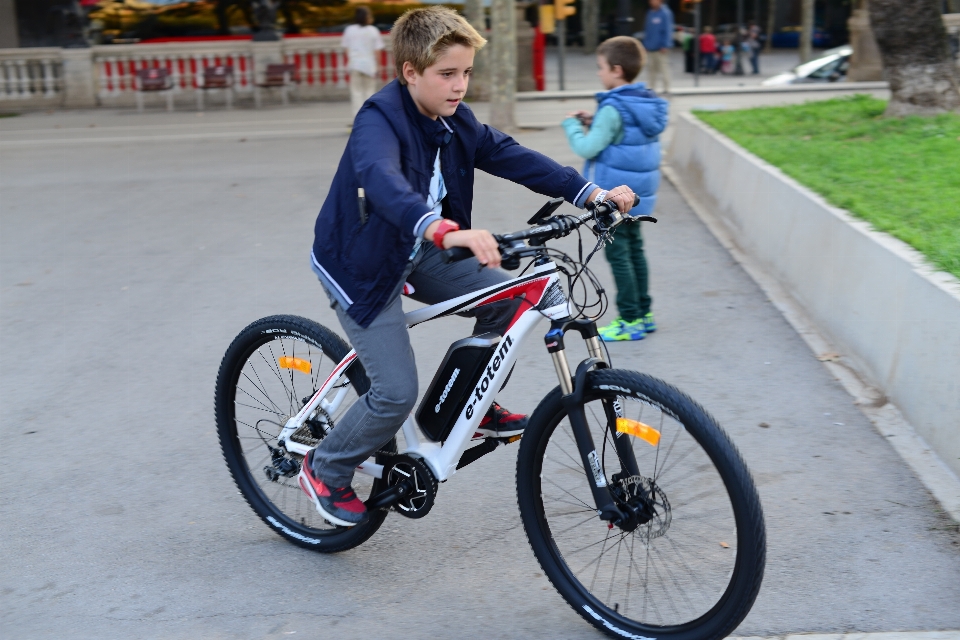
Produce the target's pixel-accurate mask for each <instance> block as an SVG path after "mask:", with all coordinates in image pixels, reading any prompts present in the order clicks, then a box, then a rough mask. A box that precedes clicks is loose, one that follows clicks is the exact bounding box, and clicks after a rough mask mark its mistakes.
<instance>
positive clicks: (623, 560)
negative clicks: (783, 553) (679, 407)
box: [540, 396, 736, 626]
mask: <svg viewBox="0 0 960 640" xmlns="http://www.w3.org/2000/svg"><path fill="white" fill-rule="evenodd" d="M615 398H616V397H609V398H604V399H595V400H589V401H587V402H585V404H584V406H583V408H584V414H585V416H586V417H587V423H588V428H589V429H590V432H591V434H592V436H593V439H594V442H595V443H596V444H597V445H600V444H601V442H602V443H603V446H602V449H603V453H602V454H601V457H602V464H603V471H604V474H605V476H606V478H607V482H608V483H609V484H608V486H609V487H610V489H611V491H614V492H616V491H619V492H621V493H620V494H618V495H621V498H620V499H627V498H628V497H630V499H633V500H640V499H641V498H640V496H647V498H645V499H647V500H648V501H649V504H650V507H649V509H650V514H649V516H647V518H646V519H645V520H644V521H643V523H642V524H640V525H639V526H636V528H635V529H631V530H621V529H619V528H618V527H616V526H614V527H613V528H612V529H609V528H607V526H606V524H605V523H603V521H600V520H599V518H598V517H597V515H596V511H595V509H594V508H593V506H592V503H593V495H592V493H591V490H590V485H589V483H588V479H587V478H588V476H587V475H586V473H585V471H584V469H583V464H582V462H581V461H580V460H579V459H578V457H579V449H578V448H577V447H576V440H575V438H574V437H573V435H572V432H571V429H570V426H569V424H568V422H567V421H566V420H563V421H561V422H560V423H559V424H557V426H556V427H555V428H554V432H553V435H552V436H551V437H550V440H549V443H548V445H547V446H546V449H545V450H544V452H543V456H542V463H541V464H542V470H541V472H540V486H541V500H542V504H543V506H544V511H543V515H544V517H545V518H546V519H547V521H548V523H551V524H552V525H553V526H550V533H551V536H552V538H553V542H554V544H555V545H556V547H557V549H558V550H559V552H560V554H561V555H562V557H563V558H564V559H565V561H566V562H567V566H568V567H569V570H570V572H571V573H572V575H574V576H576V578H577V580H579V581H580V584H582V588H583V589H584V590H585V591H587V592H589V593H592V594H593V595H594V597H596V598H597V599H598V600H599V601H601V602H603V603H604V605H605V606H607V607H608V608H610V610H612V611H617V612H619V614H620V615H623V616H628V617H629V618H630V619H637V620H642V621H644V622H645V623H646V624H650V625H657V626H670V625H675V624H682V623H686V622H688V621H691V620H695V619H697V618H698V617H700V616H702V615H704V614H705V613H707V612H708V611H709V610H710V609H711V608H712V607H713V606H714V605H715V604H717V602H718V601H719V600H720V598H721V596H722V595H723V593H724V590H725V588H726V585H727V584H728V582H729V579H730V576H731V575H732V572H733V567H734V562H735V558H736V555H735V553H731V551H733V550H731V549H730V548H729V546H728V547H727V548H726V549H724V548H723V547H721V546H720V542H725V541H726V540H735V537H736V525H735V523H734V518H733V512H732V510H731V509H730V507H729V502H728V499H729V498H728V496H727V492H726V489H725V487H724V484H723V481H722V480H721V478H720V477H719V475H718V473H717V470H716V467H715V466H714V465H713V463H712V461H711V460H710V459H709V457H707V456H706V455H704V451H703V449H702V448H701V447H700V446H699V445H698V443H697V441H696V440H695V439H694V438H693V437H691V435H690V433H689V432H688V431H687V429H686V428H685V427H684V425H683V423H682V422H680V421H679V420H678V419H677V418H676V417H675V416H674V415H673V414H672V409H669V408H664V407H662V406H660V405H658V404H656V403H655V402H652V401H647V400H644V399H640V398H637V397H635V396H619V401H620V402H621V403H622V405H623V409H624V411H623V413H622V414H619V415H625V416H627V415H629V416H637V419H638V421H641V422H643V423H644V424H650V425H652V426H653V428H655V429H657V430H658V431H659V433H660V440H659V442H657V445H656V446H649V447H648V446H647V445H646V443H644V442H642V441H640V440H639V439H636V438H634V436H628V435H622V436H620V434H618V433H617V432H616V427H615V425H614V424H612V423H610V420H609V419H608V415H609V414H608V411H607V408H606V407H605V406H604V405H603V402H604V401H608V402H612V401H613V400H614V399H615ZM628 405H629V406H628ZM641 419H645V420H641ZM618 436H620V437H624V438H629V440H627V441H626V442H621V443H620V445H621V447H622V446H624V444H626V445H627V446H629V447H630V448H631V449H633V451H634V456H635V458H636V461H637V465H638V467H637V468H638V469H639V473H640V475H639V476H636V475H626V474H624V473H623V471H625V470H626V469H628V468H629V467H628V466H627V464H626V463H625V459H624V458H623V457H622V456H621V455H620V451H618V449H617V442H618V439H617V437H618ZM634 440H636V442H634ZM598 448H599V447H598ZM608 449H609V452H608V451H607V450H608ZM598 453H600V451H598ZM571 462H572V463H573V464H571ZM572 471H576V474H575V475H574V474H572V473H571V472H572ZM624 492H625V493H624ZM631 496H633V497H631ZM593 522H596V523H597V525H599V526H603V527H604V530H603V531H602V532H601V531H599V530H596V529H595V528H594V525H593V524H592V523H593ZM725 544H728V543H726V542H725ZM638 545H639V546H638Z"/></svg>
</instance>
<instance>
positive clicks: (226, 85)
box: [196, 65, 235, 111]
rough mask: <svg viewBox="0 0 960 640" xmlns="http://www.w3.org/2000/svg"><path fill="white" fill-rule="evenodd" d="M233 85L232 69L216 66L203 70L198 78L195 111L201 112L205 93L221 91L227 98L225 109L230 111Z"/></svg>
mask: <svg viewBox="0 0 960 640" xmlns="http://www.w3.org/2000/svg"><path fill="white" fill-rule="evenodd" d="M234 83H235V81H234V75H233V67H229V66H224V65H218V66H216V67H207V68H205V69H204V70H203V74H202V75H201V76H200V77H199V78H198V84H197V91H196V93H197V111H203V96H204V94H206V92H207V91H223V92H224V93H225V94H226V98H227V109H232V108H233V91H234Z"/></svg>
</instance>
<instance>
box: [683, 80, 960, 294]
mask: <svg viewBox="0 0 960 640" xmlns="http://www.w3.org/2000/svg"><path fill="white" fill-rule="evenodd" d="M886 106H887V103H886V102H885V101H883V100H877V99H875V98H871V97H869V96H853V97H850V98H840V99H836V100H827V101H824V102H810V103H807V104H803V105H798V106H789V107H765V108H759V109H747V110H743V111H713V112H706V111H699V112H696V115H697V117H698V118H700V119H701V120H703V121H704V122H706V123H707V124H709V125H710V126H712V127H714V128H716V129H717V130H718V131H720V132H722V133H724V134H725V135H727V136H729V137H730V138H732V139H733V140H735V141H736V142H737V143H738V144H740V145H741V146H743V147H744V148H745V149H748V150H749V151H751V152H752V153H754V154H756V155H758V156H760V157H761V158H763V159H764V160H766V161H767V162H769V163H770V164H773V165H776V166H777V167H779V168H780V169H782V170H783V172H784V173H786V174H787V175H789V176H791V177H792V178H794V179H795V180H797V181H798V182H801V183H803V184H804V185H806V186H807V187H809V188H811V189H813V190H814V191H816V192H818V193H820V194H821V195H822V196H824V197H825V198H826V199H827V200H828V201H829V202H830V203H831V204H834V205H836V206H838V207H842V208H844V209H847V210H848V211H850V212H851V213H853V214H854V215H855V216H857V217H860V218H863V219H864V220H866V221H868V222H870V223H871V224H872V225H873V226H874V227H876V228H877V229H879V230H881V231H886V232H887V233H890V234H891V235H894V236H896V237H898V238H900V239H901V240H903V241H904V242H907V243H908V244H910V245H912V246H913V247H914V248H916V249H918V250H919V251H921V252H922V253H924V254H925V255H926V256H927V257H928V258H929V259H930V261H931V262H933V263H934V264H935V265H936V266H937V267H938V268H940V269H943V270H944V271H947V272H949V273H952V274H953V275H955V276H957V277H960V115H957V114H945V115H941V116H936V117H929V118H921V117H909V118H902V119H897V118H884V117H883V110H884V109H885V108H886Z"/></svg>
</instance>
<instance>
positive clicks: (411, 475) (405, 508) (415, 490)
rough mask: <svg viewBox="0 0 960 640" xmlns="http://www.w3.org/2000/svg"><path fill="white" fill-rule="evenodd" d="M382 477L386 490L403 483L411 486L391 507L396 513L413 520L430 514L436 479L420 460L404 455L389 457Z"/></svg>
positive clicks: (434, 496) (435, 489)
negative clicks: (405, 494) (408, 491)
mask: <svg viewBox="0 0 960 640" xmlns="http://www.w3.org/2000/svg"><path fill="white" fill-rule="evenodd" d="M383 477H384V479H385V480H386V484H387V488H390V487H394V486H396V485H398V484H399V483H401V482H404V481H406V482H407V483H408V484H410V485H411V487H410V488H411V491H410V493H409V494H408V495H407V496H405V497H404V498H402V499H401V500H400V501H399V502H397V503H396V504H395V505H394V506H393V508H394V509H395V510H396V512H397V513H399V514H400V515H402V516H404V517H407V518H414V519H417V518H422V517H423V516H425V515H427V514H428V513H430V509H432V508H433V503H434V500H435V499H436V497H437V479H436V477H435V476H434V475H433V472H432V471H430V467H428V466H427V465H426V464H424V463H423V461H422V460H420V459H419V458H414V457H413V456H408V455H406V454H400V455H391V456H390V458H389V460H388V461H387V463H386V464H385V465H384V469H383Z"/></svg>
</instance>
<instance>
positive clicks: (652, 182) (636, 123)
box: [584, 82, 668, 215]
mask: <svg viewBox="0 0 960 640" xmlns="http://www.w3.org/2000/svg"><path fill="white" fill-rule="evenodd" d="M597 102H598V103H599V106H598V107H597V110H598V111H599V110H600V109H602V108H603V107H606V106H610V107H613V108H614V109H616V110H617V112H618V113H619V114H620V120H621V121H622V122H623V134H622V137H621V139H620V141H619V142H615V143H614V144H611V145H610V146H608V147H607V148H606V149H604V150H603V151H601V152H600V155H598V156H597V157H596V158H594V159H593V160H588V161H587V164H586V167H585V169H584V175H586V176H587V177H588V178H589V179H591V180H593V182H595V183H597V184H600V185H610V186H616V185H621V184H625V185H627V186H628V187H630V188H631V189H633V191H634V193H636V194H637V195H638V196H640V204H639V205H638V206H637V207H635V208H634V209H633V210H632V211H631V213H632V214H634V215H649V214H651V213H653V207H654V205H655V204H656V202H657V189H658V188H659V186H660V133H661V132H662V131H663V130H664V129H665V128H666V126H667V119H668V113H667V110H668V104H667V101H666V100H664V99H663V98H658V97H657V94H656V93H654V92H653V91H650V90H649V89H647V87H646V85H644V83H642V82H636V83H634V84H628V85H624V86H622V87H617V88H616V89H613V90H611V91H605V92H601V93H598V94H597ZM608 188H609V187H608Z"/></svg>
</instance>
